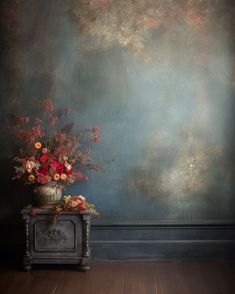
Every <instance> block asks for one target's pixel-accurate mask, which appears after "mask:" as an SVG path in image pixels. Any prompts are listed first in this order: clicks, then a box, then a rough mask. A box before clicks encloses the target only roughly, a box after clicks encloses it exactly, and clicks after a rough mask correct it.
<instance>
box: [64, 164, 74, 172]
mask: <svg viewBox="0 0 235 294" xmlns="http://www.w3.org/2000/svg"><path fill="white" fill-rule="evenodd" d="M65 168H66V170H67V171H70V170H71V169H72V165H71V164H69V163H68V162H66V163H65Z"/></svg>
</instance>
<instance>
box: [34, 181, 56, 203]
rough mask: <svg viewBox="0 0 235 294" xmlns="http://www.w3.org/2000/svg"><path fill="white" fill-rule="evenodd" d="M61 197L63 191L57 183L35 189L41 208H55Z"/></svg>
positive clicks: (42, 185)
mask: <svg viewBox="0 0 235 294" xmlns="http://www.w3.org/2000/svg"><path fill="white" fill-rule="evenodd" d="M61 196H62V189H61V187H59V186H58V185H57V183H56V182H50V183H47V184H41V185H39V186H37V187H36V188H35V198H36V202H37V206H38V207H40V208H54V207H55V205H56V204H57V203H58V202H59V201H60V199H61Z"/></svg>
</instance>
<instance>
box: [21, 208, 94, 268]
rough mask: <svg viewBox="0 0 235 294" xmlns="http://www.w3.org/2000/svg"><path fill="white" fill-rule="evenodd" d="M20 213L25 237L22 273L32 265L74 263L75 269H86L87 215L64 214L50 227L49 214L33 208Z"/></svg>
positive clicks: (87, 254)
mask: <svg viewBox="0 0 235 294" xmlns="http://www.w3.org/2000/svg"><path fill="white" fill-rule="evenodd" d="M35 211H36V215H35V216H32V215H31V209H23V210H22V211H21V214H22V217H23V220H24V226H25V237H26V252H25V255H24V259H23V265H24V270H25V271H30V270H31V265H32V264H53V263H54V264H76V265H77V268H78V270H81V271H88V270H89V269H90V244H89V243H90V241H89V240H90V219H91V215H90V213H89V212H86V211H84V212H81V213H80V212H77V211H64V212H63V213H62V214H61V215H60V216H59V217H58V218H57V222H56V224H52V218H53V215H54V214H53V211H51V210H47V209H37V208H36V209H35Z"/></svg>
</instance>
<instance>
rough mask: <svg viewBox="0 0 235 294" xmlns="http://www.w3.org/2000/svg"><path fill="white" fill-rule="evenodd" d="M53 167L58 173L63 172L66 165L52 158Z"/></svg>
mask: <svg viewBox="0 0 235 294" xmlns="http://www.w3.org/2000/svg"><path fill="white" fill-rule="evenodd" d="M50 166H51V168H53V169H54V170H55V171H56V172H57V173H58V174H61V173H63V172H64V166H63V165H62V164H60V163H59V162H57V161H55V160H52V161H51V162H50Z"/></svg>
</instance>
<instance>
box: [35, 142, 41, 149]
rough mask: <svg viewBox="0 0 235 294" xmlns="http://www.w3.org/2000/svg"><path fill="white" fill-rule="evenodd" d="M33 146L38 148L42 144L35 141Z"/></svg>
mask: <svg viewBox="0 0 235 294" xmlns="http://www.w3.org/2000/svg"><path fill="white" fill-rule="evenodd" d="M34 147H35V148H36V149H40V148H41V147H42V144H41V143H40V142H36V143H35V144H34Z"/></svg>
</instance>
